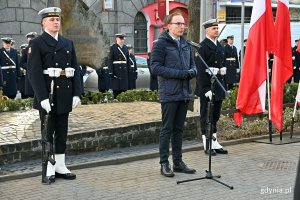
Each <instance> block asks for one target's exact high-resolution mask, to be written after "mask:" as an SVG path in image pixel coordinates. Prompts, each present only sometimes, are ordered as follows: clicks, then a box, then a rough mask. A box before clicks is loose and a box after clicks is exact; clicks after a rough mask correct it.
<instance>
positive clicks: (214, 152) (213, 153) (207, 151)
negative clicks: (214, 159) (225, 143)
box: [204, 149, 217, 156]
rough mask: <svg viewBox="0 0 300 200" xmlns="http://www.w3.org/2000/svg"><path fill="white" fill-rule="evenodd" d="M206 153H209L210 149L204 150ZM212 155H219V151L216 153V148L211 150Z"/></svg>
mask: <svg viewBox="0 0 300 200" xmlns="http://www.w3.org/2000/svg"><path fill="white" fill-rule="evenodd" d="M204 153H205V154H207V155H209V149H207V150H204ZM211 155H212V156H216V155H217V153H216V151H215V150H214V149H212V150H211Z"/></svg>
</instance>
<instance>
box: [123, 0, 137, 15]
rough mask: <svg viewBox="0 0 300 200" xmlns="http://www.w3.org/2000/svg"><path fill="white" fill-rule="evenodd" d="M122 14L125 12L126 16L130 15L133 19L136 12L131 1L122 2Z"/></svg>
mask: <svg viewBox="0 0 300 200" xmlns="http://www.w3.org/2000/svg"><path fill="white" fill-rule="evenodd" d="M123 12H125V13H126V14H127V15H130V16H131V17H133V18H134V17H135V15H136V14H137V12H138V10H137V9H136V7H135V6H134V4H133V3H132V2H131V1H128V2H126V3H125V2H124V3H123Z"/></svg>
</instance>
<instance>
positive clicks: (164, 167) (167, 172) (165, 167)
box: [160, 163, 175, 177]
mask: <svg viewBox="0 0 300 200" xmlns="http://www.w3.org/2000/svg"><path fill="white" fill-rule="evenodd" d="M160 173H161V175H163V176H166V177H173V176H174V175H175V174H174V173H173V171H172V169H171V166H170V164H169V163H162V164H161V168H160Z"/></svg>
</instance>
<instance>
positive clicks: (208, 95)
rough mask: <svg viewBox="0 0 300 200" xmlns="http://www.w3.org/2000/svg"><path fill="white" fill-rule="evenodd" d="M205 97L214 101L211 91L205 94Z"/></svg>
mask: <svg viewBox="0 0 300 200" xmlns="http://www.w3.org/2000/svg"><path fill="white" fill-rule="evenodd" d="M205 97H206V98H209V100H211V99H212V92H211V90H209V91H208V92H206V93H205Z"/></svg>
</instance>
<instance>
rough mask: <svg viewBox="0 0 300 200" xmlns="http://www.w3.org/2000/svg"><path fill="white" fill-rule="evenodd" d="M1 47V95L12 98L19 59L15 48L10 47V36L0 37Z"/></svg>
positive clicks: (14, 92) (14, 95) (13, 96)
mask: <svg viewBox="0 0 300 200" xmlns="http://www.w3.org/2000/svg"><path fill="white" fill-rule="evenodd" d="M1 40H2V41H3V42H2V43H3V48H2V49H1V50H0V66H1V70H2V79H3V83H2V85H3V95H5V96H7V97H8V98H10V99H14V98H15V97H16V95H17V79H18V76H19V71H20V69H19V59H18V52H17V50H16V49H13V48H11V42H12V40H13V39H12V38H9V37H5V38H1Z"/></svg>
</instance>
